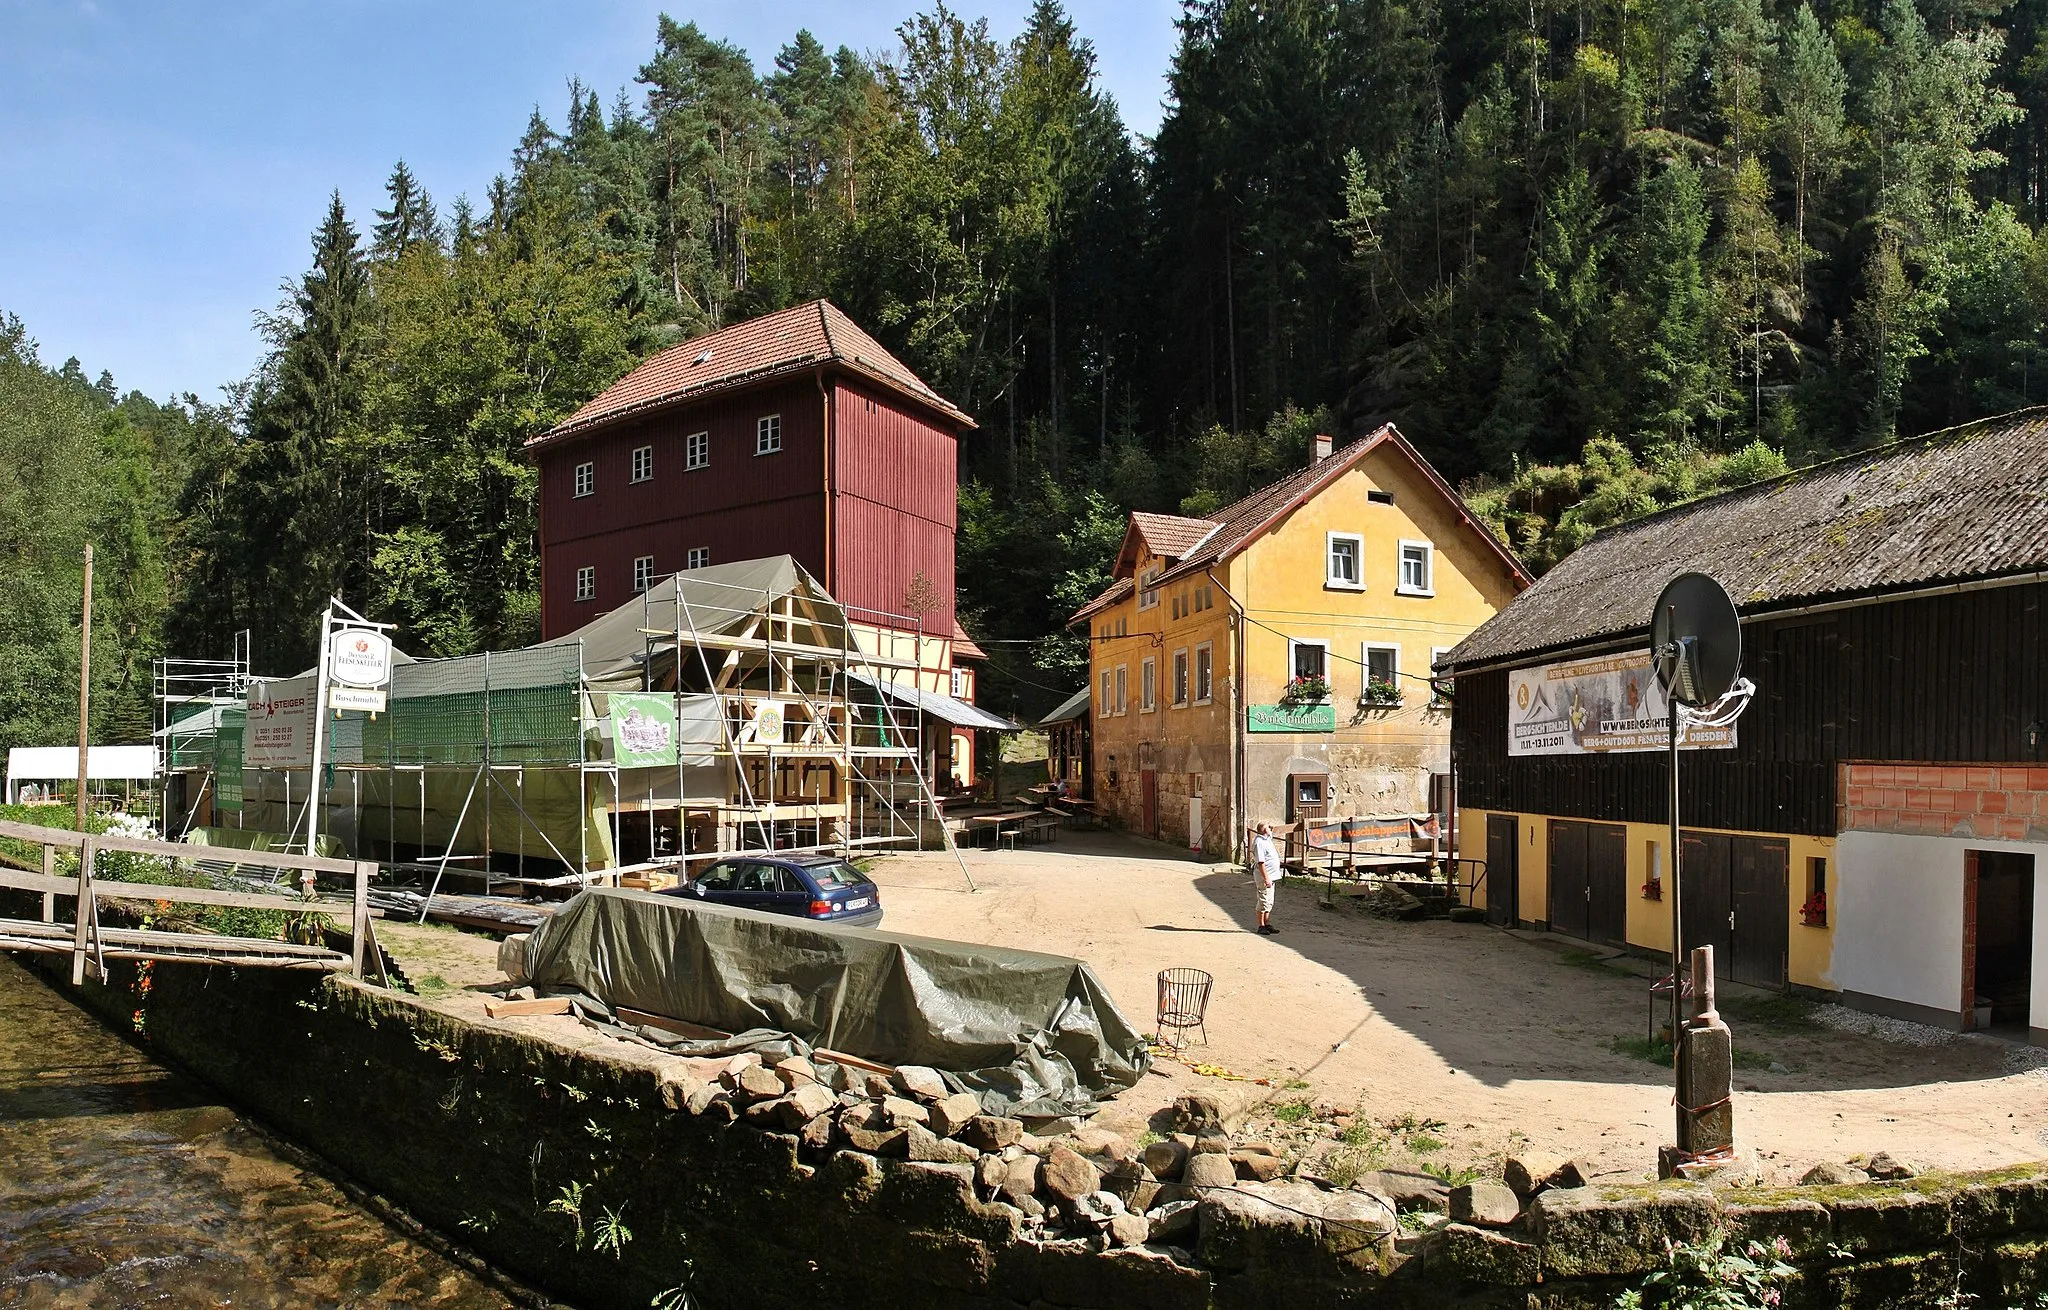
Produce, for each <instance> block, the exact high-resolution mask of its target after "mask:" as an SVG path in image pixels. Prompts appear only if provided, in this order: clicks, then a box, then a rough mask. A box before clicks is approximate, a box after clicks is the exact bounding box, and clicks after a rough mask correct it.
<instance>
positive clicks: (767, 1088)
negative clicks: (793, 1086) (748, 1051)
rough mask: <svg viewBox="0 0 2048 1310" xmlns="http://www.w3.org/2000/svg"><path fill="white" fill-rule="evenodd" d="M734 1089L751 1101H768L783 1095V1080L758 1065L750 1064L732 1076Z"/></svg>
mask: <svg viewBox="0 0 2048 1310" xmlns="http://www.w3.org/2000/svg"><path fill="white" fill-rule="evenodd" d="M732 1089H733V1090H734V1091H735V1092H737V1093H739V1094H740V1096H741V1097H743V1098H745V1099H746V1100H749V1101H766V1100H771V1099H773V1098H775V1097H778V1096H780V1095H782V1093H783V1091H784V1090H785V1089H784V1088H783V1086H782V1080H781V1079H780V1078H777V1077H776V1076H775V1074H774V1073H773V1072H772V1071H770V1070H767V1069H763V1068H762V1067H761V1066H760V1065H758V1064H750V1065H748V1066H747V1067H746V1068H744V1069H741V1070H740V1071H739V1072H738V1073H736V1074H734V1075H732Z"/></svg>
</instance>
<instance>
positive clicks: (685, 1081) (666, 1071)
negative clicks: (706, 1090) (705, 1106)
mask: <svg viewBox="0 0 2048 1310" xmlns="http://www.w3.org/2000/svg"><path fill="white" fill-rule="evenodd" d="M658 1086H659V1087H660V1088H661V1103H662V1104H663V1105H665V1106H667V1107H668V1108H669V1109H671V1110H681V1109H684V1108H686V1107H687V1106H688V1105H689V1103H690V1098H691V1097H692V1096H695V1095H696V1094H697V1091H698V1089H700V1088H702V1087H705V1086H707V1084H706V1083H705V1081H704V1080H703V1079H702V1078H699V1077H698V1076H697V1075H696V1074H694V1073H691V1072H690V1071H689V1070H687V1069H681V1068H669V1067H664V1068H663V1069H662V1071H661V1078H660V1082H659V1084H658Z"/></svg>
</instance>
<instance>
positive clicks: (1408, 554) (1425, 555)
mask: <svg viewBox="0 0 2048 1310" xmlns="http://www.w3.org/2000/svg"><path fill="white" fill-rule="evenodd" d="M1394 590H1395V591H1396V592H1398V593H1399V594H1401V595H1403V596H1434V595H1436V547H1434V546H1432V545H1430V544H1429V543H1428V542H1426V541H1404V542H1402V543H1401V580H1400V582H1399V584H1398V585H1396V586H1395V588H1394Z"/></svg>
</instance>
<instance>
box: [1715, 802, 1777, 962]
mask: <svg viewBox="0 0 2048 1310" xmlns="http://www.w3.org/2000/svg"><path fill="white" fill-rule="evenodd" d="M1729 846H1730V850H1731V854H1732V862H1731V870H1730V873H1731V876H1730V879H1729V888H1728V890H1729V908H1730V910H1731V911H1733V920H1734V925H1735V926H1734V929H1733V931H1732V932H1731V934H1730V936H1731V937H1732V939H1733V940H1732V943H1731V946H1730V950H1729V956H1728V960H1727V962H1726V963H1725V964H1724V963H1722V962H1721V960H1720V959H1719V957H1718V954H1717V957H1716V959H1715V961H1714V967H1715V969H1716V970H1718V971H1720V972H1721V973H1722V975H1723V976H1724V977H1727V978H1731V979H1733V980H1734V981H1736V982H1739V983H1748V984H1749V985H1750V986H1752V987H1770V988H1780V987H1783V986H1784V985H1785V944H1786V943H1785V938H1786V934H1787V933H1788V932H1789V931H1790V929H1789V928H1788V926H1787V925H1788V923H1789V922H1790V915H1791V906H1790V903H1789V901H1788V899H1787V889H1786V885H1785V884H1786V876H1787V870H1786V865H1787V864H1788V862H1789V860H1788V857H1789V854H1790V852H1789V850H1788V848H1787V847H1786V844H1785V843H1784V842H1781V841H1764V840H1761V839H1759V838H1756V837H1736V838H1734V839H1733V840H1732V841H1731V842H1730V843H1729Z"/></svg>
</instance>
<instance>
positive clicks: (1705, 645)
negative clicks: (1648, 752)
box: [1650, 573, 1742, 706]
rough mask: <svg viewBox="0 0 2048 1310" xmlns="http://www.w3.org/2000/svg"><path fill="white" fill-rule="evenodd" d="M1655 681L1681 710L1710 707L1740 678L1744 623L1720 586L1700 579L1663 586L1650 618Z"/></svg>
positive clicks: (1682, 577)
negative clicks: (1737, 677)
mask: <svg viewBox="0 0 2048 1310" xmlns="http://www.w3.org/2000/svg"><path fill="white" fill-rule="evenodd" d="M1650 653H1651V658H1652V660H1653V661H1654V662H1655V664H1656V667H1657V681H1658V682H1660V683H1662V684H1663V685H1664V690H1665V691H1666V692H1668V693H1669V694H1670V696H1671V698H1672V699H1673V700H1675V701H1677V702H1678V703H1679V704H1680V705H1688V706H1699V705H1710V704H1712V703H1713V702H1715V701H1717V700H1719V699H1721V697H1723V696H1725V695H1727V694H1728V689H1729V688H1730V687H1733V686H1734V685H1735V678H1736V675H1737V674H1739V673H1741V672H1742V621H1741V619H1739V618H1737V617H1736V614H1735V602H1734V601H1732V600H1730V599H1728V593H1727V592H1726V591H1725V590H1723V589H1722V587H1721V584H1720V583H1718V582H1716V581H1714V580H1713V579H1712V578H1710V577H1708V576H1707V575H1706V574H1704V573H1681V574H1679V575H1678V576H1677V577H1675V578H1673V579H1671V581H1670V582H1668V583H1666V584H1665V586H1664V590H1663V592H1662V593H1660V594H1659V595H1658V597H1657V608H1656V610H1655V611H1654V612H1653V613H1652V614H1651V615H1650Z"/></svg>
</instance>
